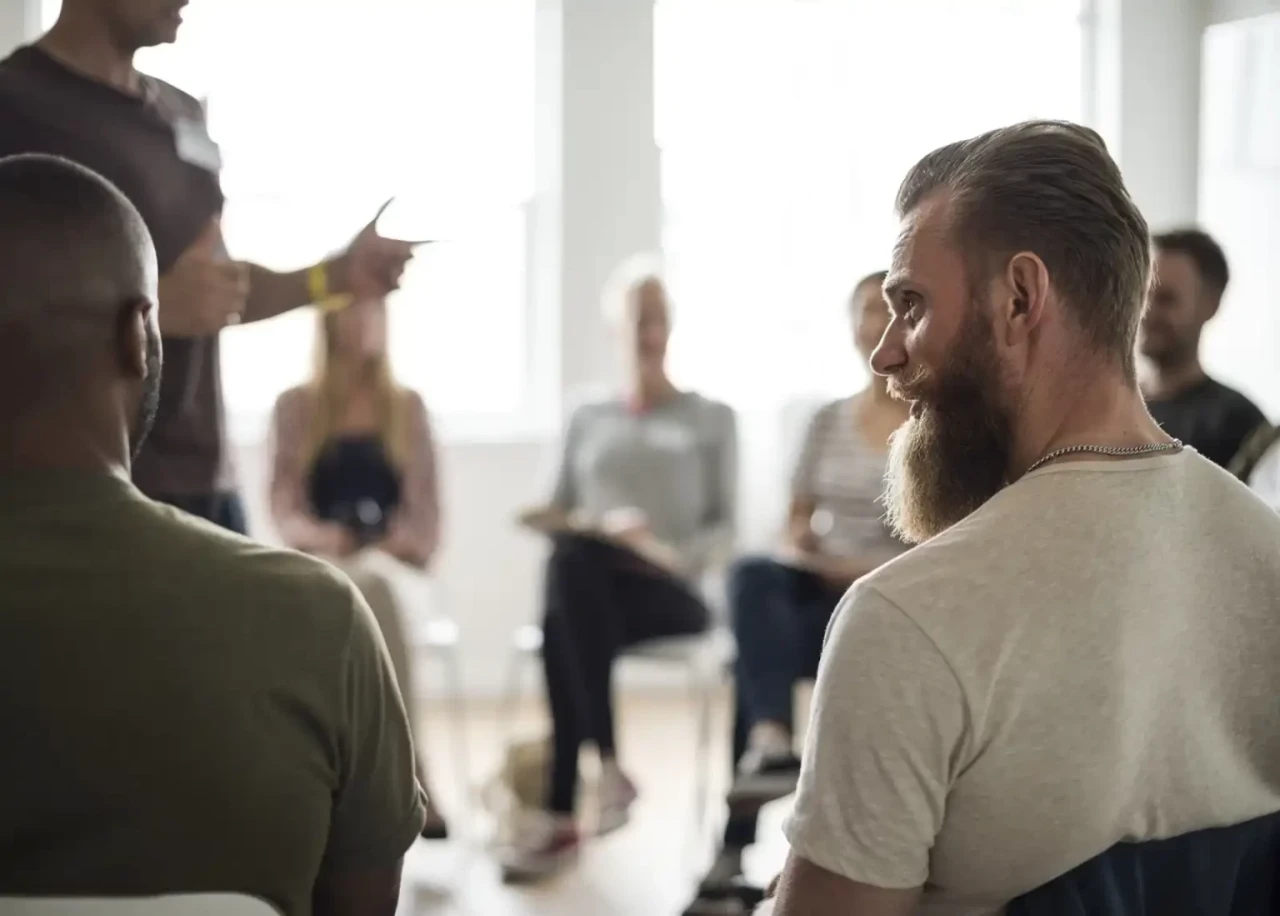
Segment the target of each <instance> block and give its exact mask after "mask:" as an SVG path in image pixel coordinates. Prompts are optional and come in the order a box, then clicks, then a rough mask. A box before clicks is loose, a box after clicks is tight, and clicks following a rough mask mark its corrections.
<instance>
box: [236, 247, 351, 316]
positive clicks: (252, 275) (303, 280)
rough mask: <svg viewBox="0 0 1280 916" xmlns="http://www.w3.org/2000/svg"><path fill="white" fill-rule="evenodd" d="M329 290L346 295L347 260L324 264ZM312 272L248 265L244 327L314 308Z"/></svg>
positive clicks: (309, 270) (305, 269)
mask: <svg viewBox="0 0 1280 916" xmlns="http://www.w3.org/2000/svg"><path fill="white" fill-rule="evenodd" d="M325 266H326V269H327V271H328V277H327V284H326V285H327V287H328V292H329V293H331V294H341V293H344V292H345V291H346V288H347V284H346V280H345V275H346V259H345V258H344V257H337V258H333V259H330V260H328V261H326V262H325ZM310 273H311V268H310V267H307V268H304V269H302V270H294V271H289V272H287V273H277V272H276V271H274V270H268V269H267V268H265V267H261V266H259V265H257V264H250V265H249V296H248V298H247V299H246V300H245V308H244V315H243V317H242V318H241V323H248V322H252V321H264V320H266V319H268V318H274V317H276V316H277V315H283V314H284V313H285V312H290V311H293V310H294V309H296V308H301V307H302V306H304V305H311V304H312V299H313V298H314V297H313V296H312V291H311V281H310Z"/></svg>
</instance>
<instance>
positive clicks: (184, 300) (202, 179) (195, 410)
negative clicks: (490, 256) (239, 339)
mask: <svg viewBox="0 0 1280 916" xmlns="http://www.w3.org/2000/svg"><path fill="white" fill-rule="evenodd" d="M185 6H186V0H63V4H62V10H61V13H60V15H59V17H58V21H57V22H56V23H55V24H54V26H53V28H52V29H51V30H50V31H49V32H48V34H46V35H45V36H44V37H43V38H41V39H40V40H39V41H37V42H36V43H35V44H34V45H29V46H26V47H22V48H19V49H18V50H17V51H15V52H14V53H13V54H12V55H11V56H10V57H9V58H7V59H6V60H4V61H3V62H0V156H7V155H12V154H17V153H29V152H31V153H48V154H53V155H58V156H62V157H65V158H67V159H70V160H72V161H75V162H79V163H81V164H83V165H85V166H87V167H89V168H91V169H93V170H94V171H96V172H98V173H99V174H101V175H103V176H105V177H106V178H107V179H109V180H110V181H111V182H112V183H114V184H115V185H116V186H117V187H118V188H120V190H121V191H122V192H123V193H124V194H125V196H127V197H128V198H129V200H130V201H131V202H132V203H133V205H134V206H135V207H137V209H138V211H139V212H140V213H141V214H142V217H143V219H144V220H145V222H146V224H147V228H148V229H149V230H150V232H151V235H152V236H153V238H154V239H155V246H156V253H157V256H158V261H159V266H160V273H161V276H160V302H161V306H162V307H161V308H160V310H159V314H160V330H161V333H162V335H163V337H164V349H165V362H166V365H165V384H164V387H163V389H162V392H161V397H160V407H159V412H158V414H157V416H156V423H155V428H154V430H153V431H152V434H151V437H150V439H149V440H148V445H147V447H146V448H145V449H144V450H143V451H142V454H140V455H139V456H138V460H137V462H136V464H135V467H134V480H135V482H136V483H137V485H138V486H139V487H140V488H141V489H142V490H143V492H145V493H146V494H147V495H148V496H151V497H152V498H154V499H158V500H160V501H162V502H166V503H169V504H171V505H174V506H177V507H179V508H181V509H185V510H186V511H188V512H190V513H192V514H194V515H198V516H201V517H203V518H207V519H209V520H210V521H213V522H216V523H218V524H220V525H222V526H223V527H226V528H229V529H232V530H235V531H240V532H243V531H244V527H245V520H244V512H243V507H242V505H241V502H240V499H239V497H238V495H237V494H236V491H235V482H234V475H233V473H232V471H231V467H230V464H229V462H228V460H227V454H226V442H225V423H224V417H223V407H222V388H221V379H220V369H219V354H218V335H219V333H220V332H221V331H222V329H223V328H225V327H227V326H228V325H233V324H239V323H244V322H252V321H260V320H262V319H265V318H271V317H273V316H275V315H279V314H281V313H283V312H287V311H290V310H291V309H294V308H298V307H299V306H304V305H308V304H312V303H316V304H319V305H333V306H341V305H342V304H343V303H345V302H347V301H351V300H352V299H357V298H366V297H369V298H373V297H381V296H385V295H386V294H387V293H389V292H391V291H392V290H394V289H396V288H397V286H398V285H399V281H400V275H401V273H402V272H403V270H404V267H405V264H406V263H407V262H408V260H409V259H410V257H411V256H412V248H413V246H412V245H411V244H409V243H407V242H401V241H394V240H390V239H385V238H382V237H380V236H379V235H378V233H377V230H376V228H375V223H376V219H375V221H374V222H373V223H370V224H369V225H368V226H367V227H365V229H364V230H363V231H362V232H360V234H359V235H358V236H356V238H355V240H354V241H353V242H352V243H351V245H350V246H349V247H348V248H347V250H346V251H345V252H343V253H342V254H340V255H338V256H337V257H335V258H332V259H329V260H326V261H323V262H321V263H319V264H316V265H314V266H313V267H311V268H308V269H306V270H301V271H296V272H293V273H276V272H274V271H270V270H267V269H265V268H262V267H259V266H257V265H253V264H243V263H237V262H234V261H232V260H231V259H230V258H229V257H228V256H227V252H226V248H225V245H224V244H223V238H222V231H221V227H220V224H219V220H220V216H221V212H222V206H223V195H222V190H221V187H220V185H219V169H220V166H221V159H220V156H219V152H218V147H217V146H216V144H214V143H213V141H212V140H211V139H210V138H209V135H208V133H207V131H206V130H205V121H204V112H203V110H202V108H201V105H200V103H199V102H197V101H196V100H195V99H194V98H192V97H191V96H189V95H187V94H186V93H184V92H182V91H181V90H179V89H177V88H176V87H174V86H171V85H170V84H168V83H166V82H164V81H163V80H159V79H156V78H154V77H151V76H147V75H146V74H143V73H139V72H138V71H137V69H135V67H134V63H133V62H134V55H135V54H136V53H137V52H138V51H139V50H140V49H142V48H146V47H151V46H154V45H159V44H166V43H170V42H173V41H174V40H175V39H176V38H177V33H178V28H179V26H180V25H181V23H182V11H183V9H184V7H185Z"/></svg>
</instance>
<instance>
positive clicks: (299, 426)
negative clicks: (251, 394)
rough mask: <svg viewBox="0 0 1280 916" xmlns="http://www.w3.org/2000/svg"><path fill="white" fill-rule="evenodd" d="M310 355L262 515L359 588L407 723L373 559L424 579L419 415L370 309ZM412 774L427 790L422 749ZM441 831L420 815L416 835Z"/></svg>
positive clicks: (429, 461)
mask: <svg viewBox="0 0 1280 916" xmlns="http://www.w3.org/2000/svg"><path fill="white" fill-rule="evenodd" d="M316 356H317V358H316V369H315V376H314V378H313V379H312V380H311V381H310V382H309V383H308V384H305V385H302V386H300V387H298V388H293V389H291V390H289V391H286V392H285V393H284V394H282V395H281V396H280V398H279V400H278V401H277V402H276V407H275V416H274V422H273V437H272V438H273V451H274V455H273V461H272V468H273V471H272V479H271V511H272V515H273V517H274V520H275V523H276V527H277V529H278V530H279V532H280V536H281V537H282V538H283V539H284V542H285V543H286V544H288V545H289V546H290V547H293V548H295V549H297V550H301V551H305V552H307V553H312V554H317V555H319V556H322V557H325V558H327V559H330V560H332V561H333V562H334V563H336V564H338V565H339V566H341V567H342V568H343V569H344V570H345V571H346V572H347V573H348V574H349V575H350V576H351V578H352V579H353V581H354V582H355V583H356V585H357V586H358V587H359V588H360V590H361V592H362V593H363V594H364V596H365V599H366V600H367V601H368V603H369V606H370V607H371V608H372V609H373V613H374V616H375V617H376V618H377V621H378V625H379V627H380V628H381V629H382V635H383V638H384V640H385V641H386V644H387V649H388V651H389V652H390V655H391V661H392V664H393V665H394V667H395V671H396V678H397V680H398V682H399V686H400V694H401V696H402V697H403V699H404V704H405V708H406V710H407V711H408V713H409V721H410V723H412V724H414V725H417V719H416V717H415V716H414V715H413V708H414V702H413V688H412V677H411V674H412V672H411V670H410V656H409V648H408V645H407V642H406V639H405V632H404V626H403V623H402V621H401V618H400V608H399V607H398V603H397V601H396V597H395V594H394V592H393V591H392V587H391V583H390V581H389V580H388V578H387V576H386V574H385V572H383V571H380V570H379V569H378V565H379V564H378V562H377V560H376V559H375V558H374V555H373V553H372V552H374V551H376V552H378V553H380V554H383V555H386V556H389V557H394V558H395V559H396V560H398V561H400V562H401V563H404V564H407V565H408V566H410V567H414V568H417V569H422V570H425V569H428V568H429V567H430V565H431V559H432V557H433V556H434V555H435V552H436V547H437V545H438V543H439V533H440V511H439V499H438V493H437V482H436V461H435V449H434V445H433V443H432V438H431V428H430V425H429V423H428V419H427V410H426V407H425V406H424V405H423V403H422V398H421V397H419V396H418V394H417V393H416V392H413V391H410V390H409V389H407V388H403V387H401V386H400V385H398V384H397V383H396V381H395V378H394V376H393V375H392V373H391V366H390V361H389V360H388V358H387V314H386V305H385V303H384V302H382V301H380V300H373V301H364V302H356V303H353V304H352V305H350V306H348V307H347V308H345V309H343V310H341V311H338V312H330V313H328V314H325V315H323V316H322V317H321V320H320V327H319V333H318V335H317V341H316ZM419 747H421V745H419ZM418 773H419V779H420V780H421V781H422V784H423V786H424V787H425V786H426V778H425V775H424V773H423V769H422V756H421V752H420V751H419V756H418ZM446 833H447V830H446V827H445V823H444V820H443V819H442V818H441V817H440V814H439V812H438V811H437V810H436V809H435V808H434V806H429V809H428V818H427V824H426V827H424V829H423V836H424V837H427V838H428V839H438V838H443V837H444V836H445V835H446Z"/></svg>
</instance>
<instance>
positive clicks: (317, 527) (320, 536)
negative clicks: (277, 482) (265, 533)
mask: <svg viewBox="0 0 1280 916" xmlns="http://www.w3.org/2000/svg"><path fill="white" fill-rule="evenodd" d="M275 523H276V531H277V532H279V534H280V540H281V541H283V542H284V544H285V546H286V547H291V548H293V549H294V550H301V551H302V552H303V553H311V552H313V551H315V550H316V549H318V548H319V547H320V546H322V545H323V544H324V543H325V531H326V524H325V523H324V522H322V521H321V520H320V519H318V518H316V517H315V516H313V515H311V514H310V513H309V512H306V511H302V510H296V511H290V512H277V513H275Z"/></svg>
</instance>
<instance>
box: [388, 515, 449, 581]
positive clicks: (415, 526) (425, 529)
mask: <svg viewBox="0 0 1280 916" xmlns="http://www.w3.org/2000/svg"><path fill="white" fill-rule="evenodd" d="M378 546H380V547H381V548H382V549H383V550H384V551H386V552H387V553H389V554H391V555H392V556H393V557H395V558H396V559H397V560H400V561H401V562H403V563H408V564H409V565H410V566H416V567H418V568H419V569H426V568H427V567H428V566H430V565H431V558H432V557H433V556H435V552H436V548H437V547H438V546H439V531H438V526H437V525H436V524H435V523H434V522H433V521H432V520H430V519H416V520H415V519H410V518H408V517H403V516H397V517H395V518H393V519H392V521H391V525H390V527H389V528H388V529H387V537H386V539H385V540H384V541H383V542H382V543H381V544H380V545H378Z"/></svg>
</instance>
